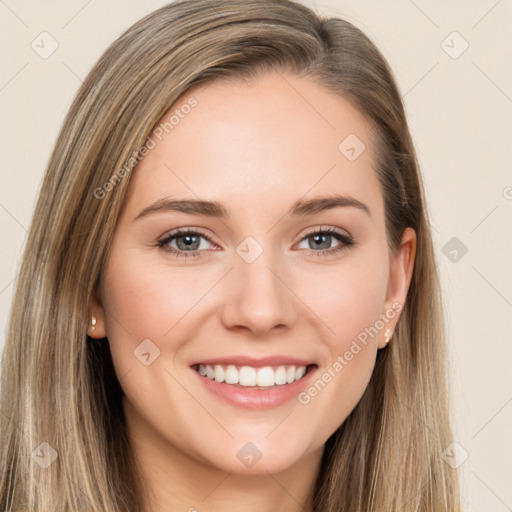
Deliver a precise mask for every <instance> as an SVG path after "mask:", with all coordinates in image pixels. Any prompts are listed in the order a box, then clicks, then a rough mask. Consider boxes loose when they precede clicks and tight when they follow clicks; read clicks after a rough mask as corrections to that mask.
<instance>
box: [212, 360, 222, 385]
mask: <svg viewBox="0 0 512 512" xmlns="http://www.w3.org/2000/svg"><path fill="white" fill-rule="evenodd" d="M213 371H214V373H215V380H216V381H217V382H224V367H223V366H221V365H220V364H216V365H215V366H214V368H213Z"/></svg>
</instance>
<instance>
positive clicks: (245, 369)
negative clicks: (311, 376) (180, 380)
mask: <svg viewBox="0 0 512 512" xmlns="http://www.w3.org/2000/svg"><path fill="white" fill-rule="evenodd" d="M312 366H314V365H309V366H298V365H293V364H290V365H279V366H263V367H260V368H255V367H252V366H238V365H234V364H228V365H223V364H216V365H209V364H206V365H205V364H198V365H194V370H196V371H197V372H198V373H199V374H200V375H202V376H203V377H206V378H207V379H210V380H214V381H215V382H219V383H225V384H230V385H234V386H237V387H244V388H256V389H269V388H272V387H275V386H284V385H286V384H291V383H293V382H297V381H299V380H301V379H302V378H303V377H304V376H305V375H306V373H307V372H308V369H309V368H310V367H312Z"/></svg>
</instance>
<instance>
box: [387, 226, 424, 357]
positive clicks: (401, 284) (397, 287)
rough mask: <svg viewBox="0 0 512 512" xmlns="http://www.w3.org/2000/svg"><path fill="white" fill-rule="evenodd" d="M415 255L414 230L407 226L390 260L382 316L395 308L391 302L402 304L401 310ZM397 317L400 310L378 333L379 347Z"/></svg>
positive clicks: (394, 324)
mask: <svg viewBox="0 0 512 512" xmlns="http://www.w3.org/2000/svg"><path fill="white" fill-rule="evenodd" d="M415 256H416V232H415V231H414V229H412V228H411V227H407V228H405V230H404V232H403V234H402V240H401V241H400V246H399V247H398V249H397V250H396V253H395V255H394V256H393V260H392V262H391V270H390V274H389V281H388V289H387V292H386V304H385V310H384V312H383V314H384V316H386V313H385V312H386V311H389V310H391V309H395V308H393V304H396V303H399V304H400V305H401V306H402V308H401V309H400V311H402V309H403V305H404V304H405V300H406V298H407V292H408V290H409V285H410V284H411V278H412V272H413V269H414V261H415ZM399 318H400V312H397V314H396V315H395V316H394V318H393V319H391V320H390V321H389V322H387V323H386V325H385V327H384V328H383V329H382V332H381V333H380V334H379V348H383V347H385V346H386V345H387V343H386V336H385V333H386V331H387V330H388V329H389V330H390V331H391V336H392V333H393V332H394V331H395V327H396V324H397V323H398V319H399Z"/></svg>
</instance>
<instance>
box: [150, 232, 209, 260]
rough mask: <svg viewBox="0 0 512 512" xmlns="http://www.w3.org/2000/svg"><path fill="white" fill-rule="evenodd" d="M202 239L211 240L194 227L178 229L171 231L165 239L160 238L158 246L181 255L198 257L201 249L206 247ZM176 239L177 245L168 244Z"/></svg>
mask: <svg viewBox="0 0 512 512" xmlns="http://www.w3.org/2000/svg"><path fill="white" fill-rule="evenodd" d="M201 239H203V240H208V242H210V239H209V238H208V237H207V236H205V235H203V234H201V233H199V232H198V231H193V230H192V229H178V230H177V231H174V232H173V233H170V234H169V235H168V236H166V237H165V238H164V239H163V240H160V241H159V242H158V247H161V248H162V249H163V250H164V251H167V252H169V253H172V254H174V255H176V256H179V257H185V258H186V257H190V256H191V257H196V256H199V249H200V248H203V249H204V247H202V244H201ZM174 241H176V247H172V246H170V245H168V244H169V243H172V242H174ZM210 243H211V242H210ZM189 249H191V250H189Z"/></svg>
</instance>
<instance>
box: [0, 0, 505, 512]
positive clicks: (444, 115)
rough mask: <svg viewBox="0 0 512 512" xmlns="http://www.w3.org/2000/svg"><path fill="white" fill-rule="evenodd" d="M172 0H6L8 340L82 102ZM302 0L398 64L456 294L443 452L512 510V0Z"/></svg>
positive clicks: (484, 494)
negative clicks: (107, 53) (85, 84)
mask: <svg viewBox="0 0 512 512" xmlns="http://www.w3.org/2000/svg"><path fill="white" fill-rule="evenodd" d="M165 3H166V2H165V1H158V0H151V1H146V2H135V1H133V0H131V1H123V2H114V1H112V0H109V1H102V2H100V1H98V0H89V1H88V2H87V1H85V0H82V1H78V0H71V1H70V0H68V1H66V2H64V1H61V2H57V1H46V2H44V3H43V2H41V3H39V2H35V1H33V2H27V1H23V0H6V1H0V20H1V21H0V27H1V32H0V34H1V35H0V42H1V49H2V50H1V51H2V62H3V64H2V68H1V75H0V110H1V120H2V121H1V123H0V124H1V130H2V132H1V137H0V144H1V161H2V164H1V177H0V224H1V227H2V244H1V250H0V323H1V325H2V331H1V333H0V334H1V337H0V348H1V347H3V343H4V339H5V326H6V322H7V316H8V308H9V305H10V301H11V298H12V292H13V281H14V279H15V277H16V275H17V272H18V264H19V259H20V255H21V251H22V248H23V245H24V242H25V239H26V234H27V228H28V226H29V222H30V217H31V214H32V210H33V207H34V204H35V199H36V196H37V192H38V189H39V186H40V183H41V178H42V175H43V172H44V168H45V165H46V162H47V159H48V156H49V153H50V150H51V147H52V145H53V143H54V140H55V137H56V135H57V131H58V129H59V127H60V125H61V123H62V120H63V118H64V115H65V113H66V111H67V109H68V108H69V106H70V103H71V100H72V98H73V96H74V94H75V92H76V90H77V88H78V86H79V85H80V82H81V80H82V79H83V78H84V77H85V76H86V74H87V72H88V71H89V69H90V68H91V66H92V65H93V63H94V62H95V61H96V59H97V58H98V57H99V56H100V54H101V53H102V52H103V50H104V49H105V48H106V47H107V46H108V44H109V43H110V42H111V41H112V40H113V39H115V38H116V37H117V36H118V35H119V34H120V33H121V31H123V30H124V29H125V28H127V27H128V26H130V25H131V24H132V23H133V22H135V21H136V20H138V19H139V18H140V17H142V16H143V15H145V14H147V13H149V12H151V11H152V10H154V9H156V8H158V7H160V6H162V5H164V4H165ZM304 3H306V4H307V5H311V6H313V7H316V8H317V9H318V10H319V11H321V12H325V13H329V14H333V15H339V16H340V17H344V18H346V19H348V20H349V21H351V22H352V23H354V24H355V25H357V26H359V27H360V28H362V29H363V30H364V31H365V32H366V34H367V35H368V36H369V37H370V38H371V39H372V40H373V41H374V42H375V43H376V44H377V46H378V47H379V48H380V49H381V50H382V51H383V53H384V54H385V56H386V57H387V59H388V60H389V62H390V64H391V67H392V68H393V70H394V72H395V74H396V76H397V79H398V82H399V85H400V88H401V91H402V94H403V96H404V98H405V104H406V108H407V112H408V116H409V121H410V125H411V129H412V135H413V138H414V140H415V143H416V146H417V150H418V156H419V159H420V164H421V165H422V170H423V174H424V179H425V184H426V187H427V194H428V197H427V201H428V203H429V207H430V210H431V212H432V217H433V225H434V234H435V243H436V248H437V254H438V261H439V266H440V270H441V273H442V279H443V288H444V293H445V298H446V311H447V317H448V322H449V323H448V332H449V334H450V338H451V347H452V366H453V371H452V375H453V396H454V410H455V420H456V425H457V431H456V436H455V440H456V442H457V443H458V444H457V445H456V448H455V452H453V453H454V454H455V457H452V455H453V454H452V453H451V452H450V451H448V452H447V453H446V454H445V458H446V460H447V463H451V465H459V464H460V465H459V469H458V470H459V471H461V473H462V475H463V478H464V500H465V502H466V509H467V510H468V511H473V510H474V511H477V510H479V511H481V510H485V511H486V512H505V511H507V510H509V511H510V510H512V486H511V485H510V483H511V482H512V462H511V458H512V443H511V440H510V439H511V435H510V432H512V383H511V382H512V379H511V373H512V369H511V363H512V328H511V319H512V265H511V261H512V164H511V162H512V140H511V136H512V58H511V48H512V35H511V32H512V1H511V0H500V1H496V0H482V1H476V0H474V1H471V2H468V1H463V0H457V1H450V2H441V1H433V0H424V1H421V0H415V1H414V2H413V1H412V0H394V1H392V2H386V3H384V2H378V1H377V0H372V1H361V2H357V3H356V2H354V1H348V0H347V1H341V0H338V1H335V0H333V1H327V0H324V1H321V0H318V1H316V2H315V1H304ZM43 31H46V32H48V33H49V34H51V37H52V38H54V39H55V40H56V41H57V42H58V45H59V46H58V48H57V50H56V51H55V52H54V53H53V54H52V55H51V56H49V57H48V58H46V59H43V58H41V57H40V55H39V54H38V53H36V52H35V51H34V50H33V49H32V48H31V43H32V41H34V40H35V41H36V43H37V41H39V40H40V39H37V38H38V36H39V34H40V33H41V32H43ZM454 31H456V32H458V34H459V35H457V34H455V35H454V34H452V33H453V32H454ZM44 37H48V36H44ZM445 39H446V40H445ZM444 40H445V43H442V42H443V41H444ZM465 42H467V44H469V47H468V48H467V49H466V50H465V51H464V52H463V53H461V55H459V56H457V55H458V53H459V52H461V51H462V50H463V49H464V46H465V44H466V43H465ZM49 44H50V40H49V39H48V40H47V43H46V44H45V48H49V47H50V46H49ZM449 53H451V55H452V56H450V55H449ZM453 57H457V58H453ZM453 237H456V238H457V239H458V240H455V241H452V242H451V244H453V243H456V244H458V245H459V247H461V244H464V246H466V247H467V253H466V254H464V255H463V256H461V254H462V253H461V251H460V248H457V247H456V246H453V247H452V246H451V245H448V246H446V244H447V243H448V242H449V241H450V240H451V239H452V238H453ZM454 248H455V250H457V251H458V252H457V255H456V256H455V253H454V252H451V254H450V251H453V249H454ZM443 251H444V252H443ZM445 253H446V255H445ZM452 259H456V261H452ZM440 455H441V454H440ZM466 456H467V457H468V458H467V459H465V457H466ZM450 457H451V458H450ZM455 470H457V469H454V471H455ZM382 485H386V484H385V482H383V484H382Z"/></svg>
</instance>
